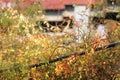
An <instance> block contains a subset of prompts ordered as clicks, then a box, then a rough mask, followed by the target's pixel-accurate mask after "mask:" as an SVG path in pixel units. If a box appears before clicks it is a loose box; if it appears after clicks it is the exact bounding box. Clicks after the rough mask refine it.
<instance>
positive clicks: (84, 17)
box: [74, 5, 90, 43]
mask: <svg viewBox="0 0 120 80" xmlns="http://www.w3.org/2000/svg"><path fill="white" fill-rule="evenodd" d="M89 13H90V10H89V9H87V8H86V5H79V6H75V9H74V17H75V24H78V25H79V26H75V31H76V42H80V43H81V42H82V41H83V40H82V39H83V37H84V38H85V37H86V36H85V35H87V33H88V32H89V30H88V28H87V26H88V23H89Z"/></svg>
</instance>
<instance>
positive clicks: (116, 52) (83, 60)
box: [0, 10, 120, 80]
mask: <svg viewBox="0 0 120 80" xmlns="http://www.w3.org/2000/svg"><path fill="white" fill-rule="evenodd" d="M6 13H7V10H6V11H5V12H4V16H5V14H6ZM16 14H17V15H18V16H17V18H15V19H16V20H18V22H17V24H16V23H14V20H13V21H12V23H11V24H9V25H7V28H8V27H11V29H10V30H9V31H8V33H9V34H8V33H2V34H0V69H1V70H4V71H3V72H1V71H0V79H1V80H114V79H116V80H119V79H120V61H119V59H120V46H117V47H114V48H110V49H105V48H103V50H101V51H97V52H95V51H94V50H95V48H96V47H97V46H101V45H100V44H103V45H104V44H108V43H107V41H109V42H110V43H111V42H115V41H119V40H120V27H119V26H117V27H116V28H114V29H112V30H109V31H111V33H110V35H109V39H107V40H105V41H103V40H101V39H99V38H96V37H95V36H93V37H92V38H86V39H84V42H83V43H75V40H74V35H73V34H69V33H65V35H59V34H58V35H57V33H56V35H55V36H49V35H47V34H45V33H41V32H39V31H36V30H35V29H34V23H32V21H29V20H31V19H29V18H28V16H24V15H23V14H22V13H21V14H18V13H16ZM7 15H8V14H7ZM20 15H21V16H20ZM5 17H6V16H5ZM9 17H12V19H14V18H13V16H12V14H10V15H9ZM21 17H22V18H21ZM1 19H2V18H1ZM5 19H9V18H5ZM6 21H7V20H6ZM9 21H10V20H9ZM9 21H8V22H9ZM108 23H109V22H108ZM1 24H3V23H1ZM106 25H107V24H106ZM4 26H6V25H4ZM4 26H3V25H1V27H4ZM107 27H109V26H107ZM113 27H114V26H113ZM7 28H4V29H7ZM4 29H3V30H4ZM108 29H111V28H108ZM73 33H74V32H73ZM83 51H85V55H83V56H79V55H75V56H71V57H69V58H67V59H64V60H62V61H59V62H56V63H52V64H45V65H42V66H40V67H38V68H36V67H33V68H28V66H29V65H31V64H35V63H40V62H48V61H49V60H51V59H54V58H57V57H60V56H64V55H68V54H72V53H78V54H79V53H80V52H83ZM5 69H8V70H5Z"/></svg>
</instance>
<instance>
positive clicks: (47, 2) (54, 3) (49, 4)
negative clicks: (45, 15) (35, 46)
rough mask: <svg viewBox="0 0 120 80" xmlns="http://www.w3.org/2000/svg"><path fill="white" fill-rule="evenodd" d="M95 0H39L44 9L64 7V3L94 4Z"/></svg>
mask: <svg viewBox="0 0 120 80" xmlns="http://www.w3.org/2000/svg"><path fill="white" fill-rule="evenodd" d="M94 2H95V0H41V4H42V6H43V7H44V8H45V9H46V10H58V9H64V8H65V5H73V4H76V5H87V4H88V3H91V4H94Z"/></svg>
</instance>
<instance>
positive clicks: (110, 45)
mask: <svg viewBox="0 0 120 80" xmlns="http://www.w3.org/2000/svg"><path fill="white" fill-rule="evenodd" d="M117 45H120V41H119V42H114V43H111V44H109V45H105V46H102V47H98V48H96V49H95V51H100V50H102V49H103V48H105V49H106V48H111V47H115V46H117ZM75 55H78V53H73V54H70V55H66V56H62V57H59V58H56V59H53V60H50V61H48V62H41V63H37V64H33V65H29V66H26V67H25V68H33V67H39V66H42V65H45V64H49V63H55V62H58V61H61V60H63V59H66V58H68V57H70V56H75ZM79 55H80V56H82V55H85V52H81V53H79ZM16 69H19V67H15V68H9V69H3V70H0V73H2V72H4V71H7V70H10V71H11V70H16Z"/></svg>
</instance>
